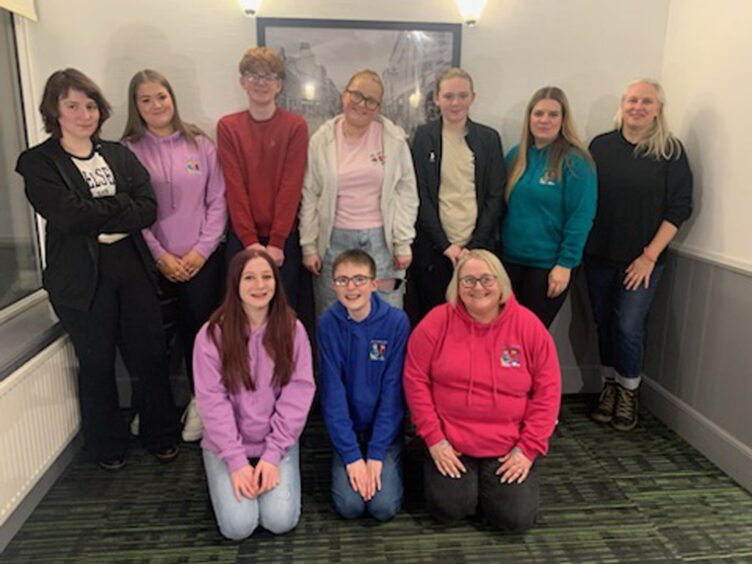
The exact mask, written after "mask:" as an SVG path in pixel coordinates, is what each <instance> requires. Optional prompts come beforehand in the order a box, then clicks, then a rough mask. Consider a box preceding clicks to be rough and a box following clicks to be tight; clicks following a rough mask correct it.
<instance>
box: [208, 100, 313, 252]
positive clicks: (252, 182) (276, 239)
mask: <svg viewBox="0 0 752 564" xmlns="http://www.w3.org/2000/svg"><path fill="white" fill-rule="evenodd" d="M217 147H218V149H219V160H220V163H221V164H222V170H223V171H224V175H225V184H226V185H227V207H228V209H229V212H230V224H231V226H232V230H233V231H234V232H235V234H236V235H237V236H238V237H239V238H240V240H241V241H242V242H243V245H245V246H246V247H248V246H250V245H252V244H254V243H258V241H259V238H260V237H268V238H269V244H270V245H273V246H275V247H279V248H283V247H284V245H285V240H286V239H287V237H288V235H289V234H290V232H291V231H292V230H293V228H294V227H295V219H296V216H297V213H298V204H299V203H300V193H301V190H302V188H303V175H304V174H305V168H306V158H307V152H308V126H307V125H306V122H305V120H304V119H303V118H302V117H301V116H299V115H298V114H294V113H292V112H288V111H287V110H283V109H282V108H277V110H276V111H275V113H274V115H273V116H272V117H271V119H268V120H266V121H256V120H254V119H253V118H252V117H251V114H250V112H249V111H248V110H244V111H242V112H238V113H235V114H230V115H227V116H225V117H223V118H222V119H220V120H219V123H218V124H217Z"/></svg>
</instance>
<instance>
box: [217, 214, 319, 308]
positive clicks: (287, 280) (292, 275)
mask: <svg viewBox="0 0 752 564" xmlns="http://www.w3.org/2000/svg"><path fill="white" fill-rule="evenodd" d="M259 243H261V244H262V245H264V246H266V245H268V244H269V238H268V237H260V238H259ZM244 249H245V246H244V245H243V242H242V241H241V240H240V238H239V237H238V236H237V235H235V233H233V232H232V231H230V232H229V233H228V234H227V253H226V256H227V266H228V267H229V266H230V261H231V260H232V257H234V256H235V255H236V254H238V253H239V252H240V251H242V250H244ZM282 250H283V251H284V253H285V262H284V263H282V267H281V268H280V269H279V274H280V276H282V285H283V286H284V287H285V296H286V297H287V303H288V304H290V307H291V308H293V309H294V310H296V311H297V306H298V282H299V279H300V268H301V265H302V264H303V251H302V250H301V248H300V238H299V236H298V230H297V229H295V230H293V231H292V233H290V235H288V237H287V240H286V241H285V246H284V248H283V249H282ZM322 259H323V257H322Z"/></svg>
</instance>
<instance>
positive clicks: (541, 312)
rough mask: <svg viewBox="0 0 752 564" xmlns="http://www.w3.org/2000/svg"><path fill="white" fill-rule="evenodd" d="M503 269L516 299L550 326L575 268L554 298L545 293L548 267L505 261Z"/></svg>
mask: <svg viewBox="0 0 752 564" xmlns="http://www.w3.org/2000/svg"><path fill="white" fill-rule="evenodd" d="M504 269H505V270H506V271H507V274H509V279H510V280H511V281H512V290H513V291H514V295H515V297H516V298H517V301H518V302H520V303H521V304H522V305H524V306H525V307H526V308H528V309H529V310H530V311H532V312H533V313H534V314H535V315H537V316H538V319H540V320H541V321H542V322H543V325H545V326H546V328H548V327H550V326H551V323H553V321H554V319H555V318H556V314H558V313H559V310H560V309H561V306H563V305H564V301H565V300H566V299H567V294H568V293H569V289H570V288H571V287H572V283H573V282H574V277H575V274H576V273H577V269H576V268H573V269H572V275H571V277H570V279H569V284H568V285H567V287H566V288H565V289H564V291H563V292H562V293H561V294H560V295H558V296H557V297H555V298H549V297H548V296H547V295H546V293H547V292H548V273H549V272H551V269H550V268H535V267H533V266H523V265H521V264H514V263H512V262H505V263H504Z"/></svg>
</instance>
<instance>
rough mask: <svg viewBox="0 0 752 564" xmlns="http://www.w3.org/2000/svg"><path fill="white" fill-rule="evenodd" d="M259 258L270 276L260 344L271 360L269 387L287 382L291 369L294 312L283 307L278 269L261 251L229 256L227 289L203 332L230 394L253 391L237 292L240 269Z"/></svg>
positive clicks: (246, 327) (246, 334)
mask: <svg viewBox="0 0 752 564" xmlns="http://www.w3.org/2000/svg"><path fill="white" fill-rule="evenodd" d="M255 258H262V259H264V260H265V261H266V262H267V263H269V267H270V268H271V269H272V272H273V273H274V284H275V288H274V296H273V297H272V299H271V301H270V302H269V313H268V314H267V318H266V330H265V332H264V338H263V341H262V343H263V345H264V348H265V349H266V352H267V353H268V354H269V356H270V357H271V358H272V360H273V361H274V374H273V376H272V384H273V385H275V386H279V387H280V388H281V387H283V386H286V385H287V384H288V382H289V381H290V377H291V375H292V370H293V340H294V334H295V313H294V312H293V311H292V309H291V308H290V307H289V306H288V305H287V298H286V297H285V289H284V287H283V286H282V277H281V276H280V274H279V268H278V267H277V265H276V264H275V263H274V261H273V260H272V258H271V257H270V256H269V255H268V254H266V253H265V252H264V251H260V250H257V249H246V250H244V251H242V252H240V253H238V254H237V255H235V256H234V257H233V259H232V260H231V261H230V267H229V269H228V272H227V287H226V289H225V297H224V300H223V301H222V304H221V305H220V306H219V308H217V310H216V311H215V312H214V313H213V314H212V316H211V317H210V318H209V326H208V328H207V333H208V335H209V338H211V340H212V342H213V343H214V345H215V346H216V347H217V350H218V351H219V353H220V358H221V360H222V383H223V384H224V386H225V388H226V389H227V390H228V391H229V392H230V393H238V392H240V391H241V389H242V388H245V389H246V390H255V389H256V381H255V380H254V378H253V375H252V374H251V365H250V363H249V361H248V338H249V337H250V334H251V328H250V323H249V321H248V316H247V315H246V313H245V310H244V309H243V302H242V300H241V299H240V293H239V292H238V289H239V287H240V278H241V277H242V275H243V269H244V268H245V266H246V264H248V262H249V261H251V260H253V259H255Z"/></svg>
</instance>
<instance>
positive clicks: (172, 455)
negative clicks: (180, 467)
mask: <svg viewBox="0 0 752 564" xmlns="http://www.w3.org/2000/svg"><path fill="white" fill-rule="evenodd" d="M178 454H180V448H178V446H177V445H170V446H166V447H162V448H160V449H159V450H158V451H157V452H155V453H154V456H156V457H157V460H159V461H160V462H163V463H165V464H167V463H168V462H173V461H174V460H175V459H176V458H177V457H178Z"/></svg>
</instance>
